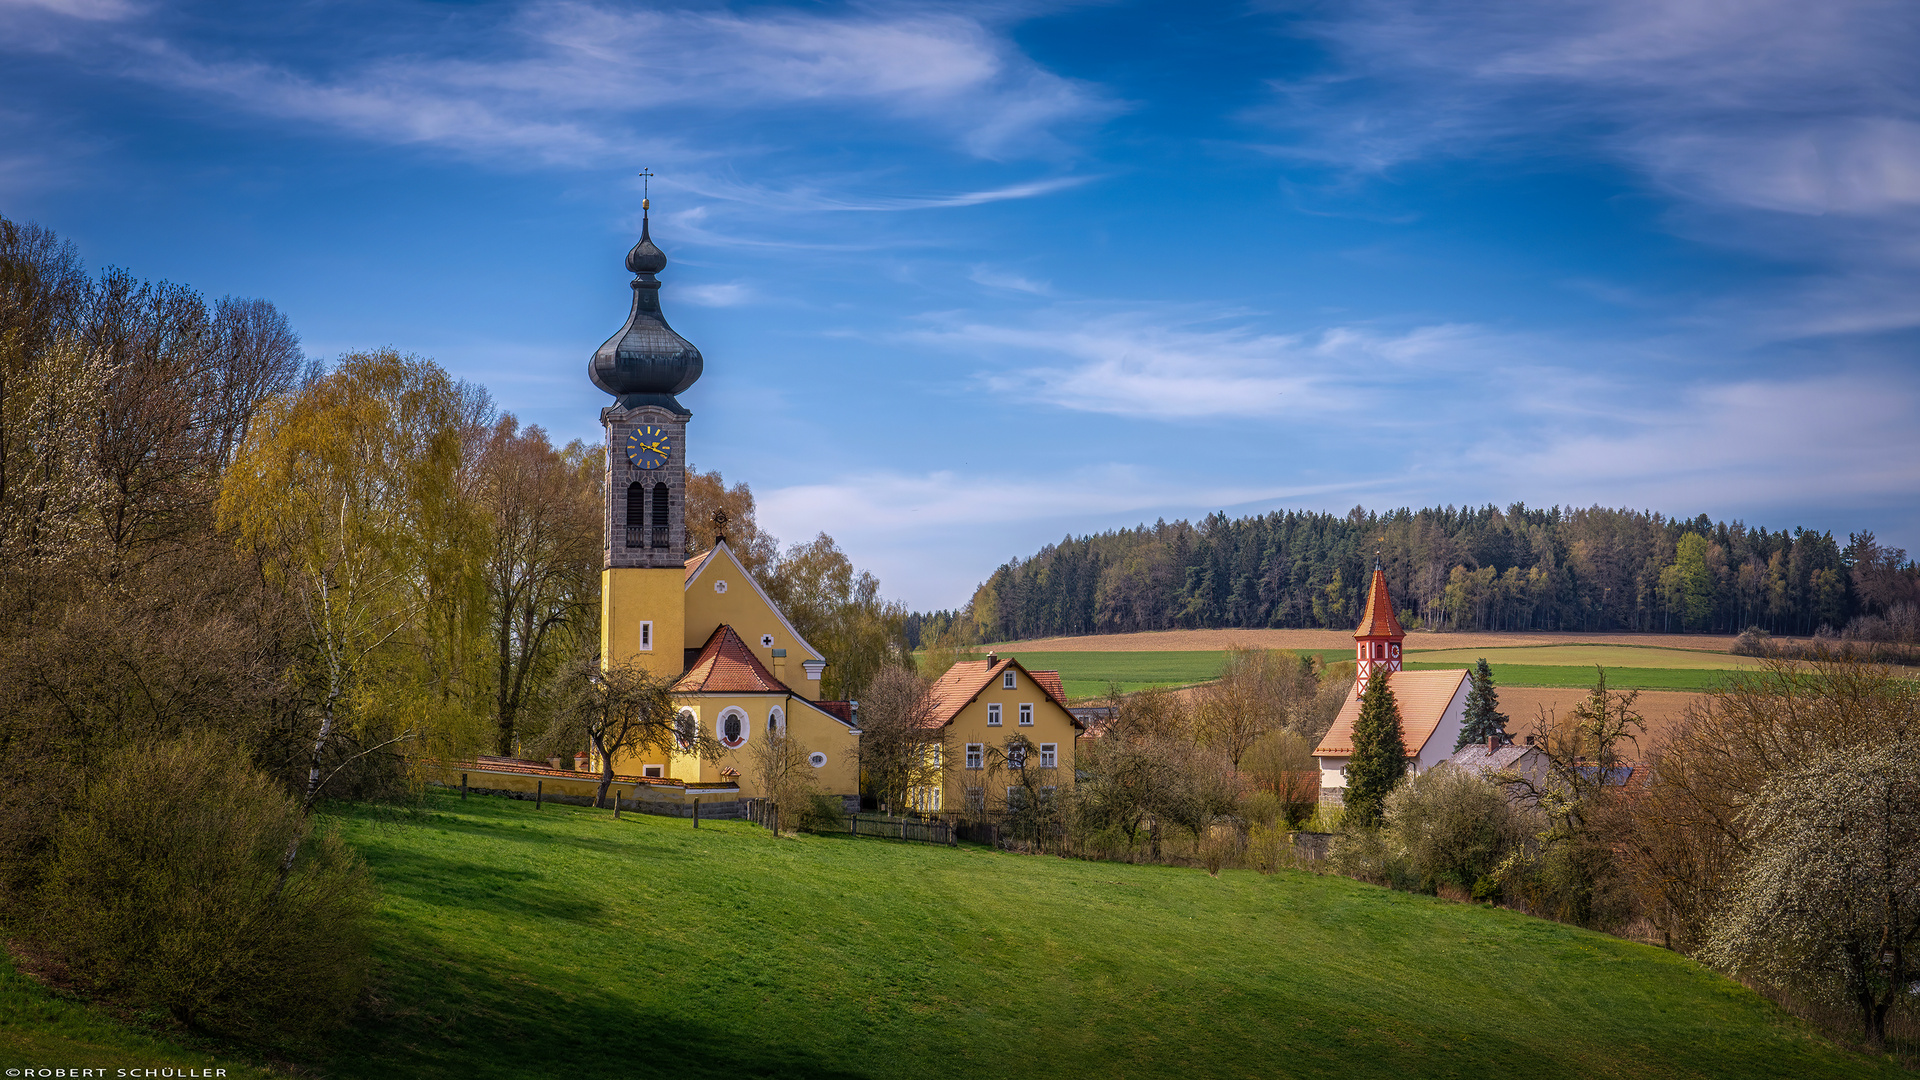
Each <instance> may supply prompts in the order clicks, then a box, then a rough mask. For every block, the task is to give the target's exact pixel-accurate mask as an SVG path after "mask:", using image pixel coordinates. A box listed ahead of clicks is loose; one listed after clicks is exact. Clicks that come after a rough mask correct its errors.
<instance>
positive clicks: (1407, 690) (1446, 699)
mask: <svg viewBox="0 0 1920 1080" xmlns="http://www.w3.org/2000/svg"><path fill="white" fill-rule="evenodd" d="M1375 677H1376V678H1380V677H1382V676H1375ZM1384 678H1385V679H1386V680H1387V685H1388V686H1389V687H1391V688H1392V690H1393V699H1394V704H1396V705H1398V706H1399V707H1400V739H1401V741H1402V742H1404V743H1405V744H1406V747H1407V756H1408V757H1413V756H1414V755H1416V754H1418V753H1420V751H1421V749H1422V748H1424V747H1425V746H1426V745H1427V740H1428V739H1431V738H1433V731H1434V729H1435V728H1437V727H1439V726H1440V718H1441V717H1443V716H1445V715H1446V713H1447V706H1448V705H1450V704H1452V703H1453V698H1454V695H1455V694H1457V693H1459V691H1460V684H1461V683H1462V682H1464V681H1465V680H1466V678H1467V670H1466V669H1465V668H1461V669H1459V670H1457V671H1390V672H1387V673H1386V674H1385V676H1384ZM1358 719H1360V699H1359V698H1357V697H1355V696H1354V695H1352V694H1348V695H1347V701H1346V704H1344V705H1342V706H1340V715H1339V716H1336V717H1334V719H1333V726H1332V727H1330V728H1328V729H1327V734H1326V736H1325V737H1324V738H1322V739H1321V740H1320V745H1319V746H1316V747H1314V748H1313V753H1314V756H1315V757H1350V756H1351V755H1352V754H1353V724H1354V721H1356V720H1358Z"/></svg>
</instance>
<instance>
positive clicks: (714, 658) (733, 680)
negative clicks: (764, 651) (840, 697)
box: [673, 623, 793, 694]
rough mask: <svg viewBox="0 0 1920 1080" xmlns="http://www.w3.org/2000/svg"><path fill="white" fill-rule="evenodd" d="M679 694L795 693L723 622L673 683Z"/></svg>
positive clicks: (675, 690)
mask: <svg viewBox="0 0 1920 1080" xmlns="http://www.w3.org/2000/svg"><path fill="white" fill-rule="evenodd" d="M673 692H674V693H676V694H791V693H793V690H792V689H791V688H790V687H788V686H787V684H786V683H783V682H781V681H780V680H779V679H776V678H774V677H773V672H771V671H768V670H767V667H766V665H765V664H762V663H761V662H760V658H759V657H757V656H755V655H753V650H752V649H749V648H747V643H746V642H744V641H742V640H740V635H739V634H736V633H734V632H733V627H731V626H728V625H727V624H725V623H721V624H720V625H719V626H717V627H715V628H714V631H713V633H712V635H711V636H709V637H708V638H707V643H706V644H705V645H703V646H701V647H700V656H699V658H698V659H696V660H694V662H693V666H692V667H689V668H688V669H687V673H686V674H685V675H682V676H680V681H679V682H676V683H674V684H673Z"/></svg>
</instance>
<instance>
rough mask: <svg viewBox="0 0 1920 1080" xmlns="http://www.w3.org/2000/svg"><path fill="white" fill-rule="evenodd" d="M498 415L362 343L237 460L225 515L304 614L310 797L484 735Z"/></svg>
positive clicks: (262, 421)
mask: <svg viewBox="0 0 1920 1080" xmlns="http://www.w3.org/2000/svg"><path fill="white" fill-rule="evenodd" d="M485 411H486V403H485V399H484V397H483V396H482V395H480V394H479V393H478V392H477V391H475V390H474V389H472V388H470V387H468V386H466V385H464V384H461V383H457V382H455V381H454V380H453V379H451V378H449V377H448V375H447V373H446V372H445V371H443V370H441V369H440V368H439V367H438V366H436V365H435V364H434V363H433V362H432V361H429V360H424V359H421V358H418V357H412V356H401V355H399V354H397V353H395V352H393V351H392V350H382V351H379V352H372V353H356V354H349V355H347V356H343V357H342V358H341V359H340V361H339V362H338V364H337V365H336V366H335V368H334V370H333V371H332V372H331V373H330V374H328V375H327V376H325V377H324V378H320V379H317V380H315V381H313V382H312V383H310V384H309V385H307V386H306V387H304V388H302V389H301V390H300V391H299V392H298V393H294V394H289V395H284V396H282V397H280V398H277V399H275V400H273V401H272V402H270V403H269V404H268V405H267V407H265V408H264V409H263V410H261V412H260V414H259V416H258V417H257V418H256V419H255V421H254V423H253V426H252V428H251V430H249V431H248V433H247V437H246V440H245V441H244V442H243V443H242V444H241V446H240V449H239V451H238V452H237V453H236V455H235V457H234V461H233V464H232V466H231V467H230V468H229V469H228V471H227V474H226V478H225V483H224V485H223V487H222V491H221V496H220V517H221V520H222V523H223V524H224V525H225V526H226V527H227V528H229V529H230V530H232V532H233V534H234V535H235V537H236V538H237V540H238V541H239V543H240V544H241V545H242V547H243V548H245V549H246V550H248V551H249V552H250V553H252V554H253V555H254V556H255V557H256V558H257V559H258V560H259V561H260V564H261V566H262V568H263V570H264V571H265V573H266V574H267V575H268V576H269V578H271V579H272V580H273V581H275V582H276V583H277V584H279V585H280V586H281V587H283V588H284V589H286V591H287V592H288V594H289V595H290V596H291V597H293V599H294V600H295V602H296V603H297V605H298V608H299V610H300V612H301V614H302V616H303V620H304V624H305V630H306V642H305V648H304V649H303V651H302V659H301V660H300V662H299V663H298V665H297V670H296V671H295V672H294V673H293V675H294V677H295V680H296V682H297V683H298V684H299V685H300V686H301V687H303V688H304V690H305V691H306V695H307V700H308V702H309V703H310V706H311V709H312V713H313V715H314V717H315V720H316V726H315V729H314V734H313V741H312V744H311V750H310V751H309V754H308V775H307V783H306V790H305V797H304V800H303V805H304V806H305V807H308V808H310V807H311V806H312V804H313V802H314V800H315V799H316V798H317V797H318V796H319V795H320V793H321V791H322V790H323V789H324V788H325V786H326V784H327V782H328V780H330V779H331V778H332V777H333V776H335V775H337V774H338V773H339V772H340V770H341V769H343V768H345V767H346V766H347V765H348V764H350V763H352V762H353V761H357V760H359V759H361V758H364V757H365V756H367V755H369V754H372V753H375V752H378V751H381V750H385V749H388V748H390V747H393V746H396V745H399V744H410V745H411V746H413V747H414V748H415V749H416V751H419V750H424V751H427V752H430V753H454V752H459V751H462V750H465V749H466V748H467V744H468V743H470V742H471V740H472V739H473V737H474V736H475V734H476V725H475V724H474V723H473V715H472V714H473V708H472V702H473V699H474V697H475V695H473V694H471V693H470V692H468V687H466V686H464V685H463V683H464V682H465V681H466V680H467V678H468V676H469V674H470V672H469V671H468V669H469V668H470V667H471V666H472V659H473V657H474V655H475V651H476V650H475V646H476V644H477V643H478V642H479V641H480V630H481V624H480V615H481V611H482V600H483V597H484V589H483V585H482V582H481V574H480V557H479V553H480V552H481V551H482V550H483V547H482V545H481V544H479V543H477V542H476V541H477V539H478V536H479V533H480V522H479V519H478V514H477V513H476V511H475V509H474V507H473V501H472V499H471V498H470V491H469V490H468V489H469V488H470V486H471V484H472V481H473V476H472V474H473V456H474V453H475V447H476V445H477V444H478V440H477V438H476V437H475V432H476V429H477V427H478V423H479V421H480V420H481V419H482V418H483V416H484V413H485ZM329 769H330V771H329ZM291 858H292V853H291V852H290V853H289V865H291Z"/></svg>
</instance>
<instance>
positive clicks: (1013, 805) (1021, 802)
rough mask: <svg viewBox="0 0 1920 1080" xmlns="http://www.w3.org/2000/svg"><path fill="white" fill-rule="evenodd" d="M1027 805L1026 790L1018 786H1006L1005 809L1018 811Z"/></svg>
mask: <svg viewBox="0 0 1920 1080" xmlns="http://www.w3.org/2000/svg"><path fill="white" fill-rule="evenodd" d="M1025 805H1027V789H1026V788H1023V787H1021V786H1020V785H1019V784H1008V785H1007V809H1009V810H1018V809H1020V808H1021V807H1023V806H1025Z"/></svg>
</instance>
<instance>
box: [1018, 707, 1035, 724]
mask: <svg viewBox="0 0 1920 1080" xmlns="http://www.w3.org/2000/svg"><path fill="white" fill-rule="evenodd" d="M1020 726H1021V727H1032V726H1033V703H1032V702H1030V701H1023V702H1021V703H1020Z"/></svg>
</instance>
